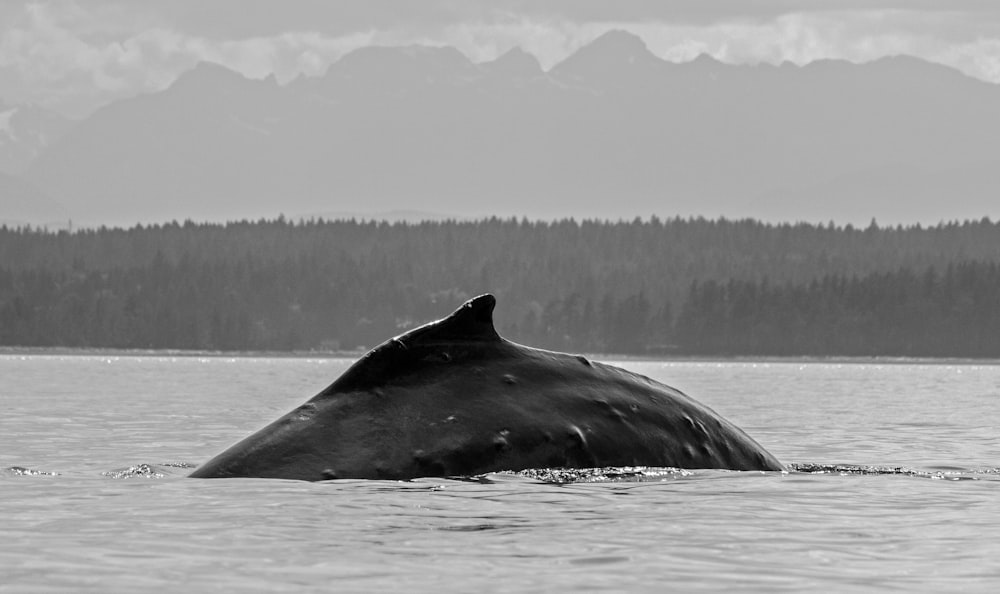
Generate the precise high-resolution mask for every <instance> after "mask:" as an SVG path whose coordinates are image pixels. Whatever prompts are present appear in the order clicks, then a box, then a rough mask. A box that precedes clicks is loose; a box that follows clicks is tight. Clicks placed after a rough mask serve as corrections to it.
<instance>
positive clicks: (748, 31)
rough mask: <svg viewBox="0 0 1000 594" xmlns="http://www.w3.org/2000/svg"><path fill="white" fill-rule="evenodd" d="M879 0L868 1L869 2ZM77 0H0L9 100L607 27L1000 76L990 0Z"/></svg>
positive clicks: (752, 51)
mask: <svg viewBox="0 0 1000 594" xmlns="http://www.w3.org/2000/svg"><path fill="white" fill-rule="evenodd" d="M873 5H877V6H879V8H878V9H872V8H871V6H873ZM281 7H282V8H281V9H277V8H275V4H274V3H273V2H267V3H264V2H262V1H261V0H238V1H237V0H215V1H213V2H209V3H206V2H203V1H202V0H198V1H197V2H195V1H194V0H174V1H171V2H160V1H153V0H127V1H126V0H90V1H88V2H87V3H83V2H79V1H78V0H51V1H41V0H39V1H34V2H28V3H25V4H21V5H13V4H11V3H2V4H0V23H2V24H0V85H2V86H3V87H2V88H3V89H4V93H6V94H7V95H8V96H7V98H8V99H14V100H15V101H23V100H32V101H35V102H40V103H43V104H48V105H50V106H52V107H55V108H58V109H61V110H63V111H67V112H70V113H76V114H78V115H80V114H84V113H86V112H88V111H90V110H92V109H94V108H95V107H96V106H98V105H100V104H102V103H105V102H107V101H110V100H113V99H117V98H121V97H126V96H130V95H134V94H136V93H140V92H149V91H156V90H159V89H162V88H164V87H166V86H167V85H169V84H170V83H171V82H172V81H173V80H174V79H175V78H176V77H177V76H178V75H179V74H180V73H182V72H184V71H186V70H188V69H190V68H191V67H193V66H194V64H196V63H197V62H198V61H202V60H204V61H210V62H215V63H219V64H222V65H224V66H226V67H229V68H232V69H234V70H237V71H239V72H242V73H243V74H245V75H247V76H250V77H255V78H261V77H264V76H267V75H269V74H272V73H273V74H275V75H276V76H277V77H278V79H279V80H280V81H286V80H289V79H291V78H293V77H295V76H298V75H308V76H316V75H319V74H322V73H323V72H324V71H325V70H326V68H327V67H328V66H329V65H330V64H331V63H333V62H334V61H336V60H337V59H339V58H340V57H341V56H342V55H344V54H345V53H347V52H349V51H351V50H353V49H355V48H358V47H362V46H366V45H409V44H414V43H422V44H429V45H454V46H455V47H457V48H458V49H459V50H461V51H462V52H463V53H465V54H466V55H467V56H469V57H470V59H472V60H473V61H486V60H490V59H493V58H495V57H497V56H499V55H500V54H502V53H503V52H505V51H507V50H508V49H510V48H512V47H515V46H520V47H522V48H524V49H525V50H526V51H528V52H530V53H533V54H535V55H536V56H537V57H538V58H539V61H540V62H541V63H542V66H543V67H544V68H550V67H552V66H553V65H554V64H556V63H558V62H559V61H561V60H562V59H564V58H565V57H566V56H568V55H569V54H571V53H572V52H574V51H576V50H577V49H578V48H579V47H581V46H583V45H585V44H587V43H589V42H590V41H592V40H593V39H595V38H596V37H598V36H599V35H601V34H602V33H604V32H606V31H608V30H610V29H625V30H630V31H632V32H634V33H636V34H638V35H640V36H641V37H643V39H644V40H645V41H646V43H647V45H648V46H649V47H650V49H651V51H653V52H654V53H655V54H657V55H659V56H660V57H662V58H664V59H668V60H672V61H685V60H690V59H693V58H694V57H696V56H697V55H698V54H700V53H707V54H710V55H712V56H713V57H715V58H717V59H719V60H722V61H724V62H728V63H734V64H740V63H758V62H769V63H780V62H783V61H791V62H794V63H797V64H805V63H808V62H810V61H813V60H817V59H824V58H834V59H846V60H851V61H854V62H864V61H869V60H874V59H877V58H880V57H883V56H886V55H895V54H909V55H914V56H918V57H922V58H925V59H928V60H931V61H936V62H940V63H943V64H946V65H949V66H953V67H955V68H958V69H960V70H961V71H963V72H965V73H967V74H969V75H971V76H975V77H978V78H981V79H983V80H987V81H991V82H998V83H1000V3H997V2H992V1H991V2H982V1H976V0H952V1H950V2H948V3H941V2H936V3H935V2H932V1H931V0H907V1H905V2H904V1H902V0H882V1H881V2H877V3H874V2H868V1H865V2H862V1H861V0H801V1H795V2H792V1H791V0H738V1H737V0H721V1H718V2H704V1H702V0H697V1H696V0H680V1H673V2H666V1H660V0H657V1H653V0H622V1H621V2H615V3H610V2H604V1H601V2H597V1H596V0H547V1H544V2H541V1H527V0H497V1H495V2H488V3H487V2H485V1H484V0H475V1H473V0H464V1H463V2H454V1H450V0H449V1H445V0H429V1H427V2H420V3H412V2H402V3H400V2H394V1H391V0H366V1H364V2H344V1H342V0H298V1H297V2H287V3H282V4H281Z"/></svg>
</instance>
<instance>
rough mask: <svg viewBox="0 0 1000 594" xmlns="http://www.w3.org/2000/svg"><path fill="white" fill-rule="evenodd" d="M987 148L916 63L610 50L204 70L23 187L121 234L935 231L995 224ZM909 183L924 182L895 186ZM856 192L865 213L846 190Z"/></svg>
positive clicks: (998, 123) (375, 51)
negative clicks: (673, 224) (883, 225)
mask: <svg viewBox="0 0 1000 594" xmlns="http://www.w3.org/2000/svg"><path fill="white" fill-rule="evenodd" d="M529 58H530V59H529ZM515 59H517V60H518V62H517V63H516V64H515V63H514V62H513V60H515ZM532 61H533V62H534V63H533V64H532V63H531V62H532ZM498 63H499V66H497V64H498ZM505 64H514V67H510V66H506V67H505ZM535 66H537V70H535ZM511 72H513V73H514V76H512V75H511ZM182 91H183V92H182ZM998 139H1000V86H998V85H990V84H989V83H985V82H982V81H979V80H977V79H973V78H971V77H967V76H965V75H963V74H961V73H959V72H958V71H955V70H952V69H950V68H947V67H944V66H940V65H935V64H931V63H929V62H925V61H923V60H920V59H918V58H909V57H903V58H886V59H884V60H879V61H875V62H870V63H866V64H852V63H849V62H838V61H826V62H815V63H812V64H807V65H803V66H795V67H794V68H792V67H786V66H785V65H778V66H771V65H761V66H745V65H742V66H733V65H728V64H724V63H722V62H718V61H717V60H714V59H713V58H711V57H707V56H706V57H704V58H701V59H698V60H694V61H691V62H686V63H680V64H675V63H671V62H667V61H664V60H661V59H660V58H658V57H656V56H655V55H653V54H652V53H651V52H649V50H648V48H647V47H646V45H645V44H644V43H643V42H642V40H641V39H640V38H638V37H637V36H634V35H632V34H629V33H624V32H619V33H609V34H606V35H604V36H602V37H601V38H598V40H595V42H594V43H592V44H590V45H588V46H585V47H584V48H581V50H580V51H578V52H577V53H575V54H573V55H572V56H570V57H568V58H567V59H566V60H565V61H563V62H561V63H559V64H556V65H554V66H553V67H552V68H550V69H549V70H548V71H543V70H542V69H541V67H540V66H538V64H537V60H536V59H534V57H533V56H531V55H530V54H528V53H527V52H523V51H521V52H520V53H514V54H511V55H509V56H508V55H505V56H501V57H499V58H498V59H497V60H495V61H492V62H481V63H478V64H476V63H473V62H471V61H470V60H469V59H468V58H467V57H465V56H464V55H463V54H461V53H460V52H458V51H457V50H455V49H454V48H436V47H431V48H428V47H422V46H416V47H409V48H363V49H360V50H356V51H355V52H351V53H350V54H348V55H346V56H345V57H344V58H342V59H341V60H340V61H338V62H335V63H334V64H332V65H331V66H330V68H329V69H328V70H327V72H326V73H325V74H324V75H323V76H320V77H315V78H299V79H296V80H294V81H291V82H289V83H287V84H286V85H283V86H281V85H277V83H275V82H274V81H273V79H270V80H267V79H264V80H253V79H248V78H246V77H243V76H242V75H240V74H238V73H235V72H233V71H229V70H228V69H225V68H224V67H221V66H205V65H203V66H201V67H200V68H199V69H196V71H195V72H194V73H189V74H188V75H185V76H182V77H180V78H179V79H178V81H177V82H175V83H174V85H172V86H171V87H169V88H168V89H166V90H165V91H162V92H159V93H151V94H148V95H144V96H140V97H137V98H134V99H131V100H125V101H121V102H118V103H115V104H111V105H109V106H106V107H105V108H102V109H101V110H99V111H98V112H95V114H94V115H93V116H91V117H90V118H88V119H87V120H85V121H83V122H80V123H79V124H78V125H77V126H76V127H75V128H74V129H73V130H71V131H70V133H68V134H66V135H64V136H63V137H62V138H61V139H60V140H59V142H57V143H55V144H54V145H53V146H51V147H50V148H49V149H48V150H46V151H45V152H44V153H43V154H41V155H40V156H39V157H38V158H37V159H36V160H35V161H34V162H33V163H32V164H31V166H30V167H28V170H27V173H26V179H27V180H28V181H30V182H32V183H34V184H35V185H37V186H38V187H40V188H41V189H42V191H44V192H45V193H47V194H48V195H50V196H53V197H55V198H56V199H57V200H59V201H60V202H62V203H63V204H65V205H66V207H67V208H68V209H70V211H71V212H73V214H74V220H81V221H84V222H86V221H87V220H88V219H89V220H92V221H94V222H96V223H112V224H126V225H127V224H132V223H135V222H140V221H141V222H155V221H162V220H169V219H171V218H177V219H185V218H193V219H206V220H229V219H233V218H244V217H245V218H258V217H262V216H264V217H268V216H276V215H278V214H279V213H283V214H285V215H287V216H297V215H299V214H302V213H310V212H331V211H335V212H344V211H347V212H364V211H370V212H380V211H400V210H419V211H427V212H441V213H448V215H450V216H456V217H468V216H473V217H474V216H485V215H493V214H496V215H501V216H529V217H541V218H548V217H560V216H576V217H578V218H581V217H594V218H610V219H616V218H626V219H627V218H631V217H633V216H637V215H640V216H648V215H650V214H656V215H660V216H673V215H684V216H687V215H704V216H709V217H712V216H719V215H724V216H729V217H744V216H752V217H755V218H761V219H764V220H814V221H815V220H824V219H826V218H828V217H829V216H831V215H835V216H836V217H837V219H838V220H840V221H842V222H855V223H858V222H866V221H868V220H870V219H871V218H873V217H875V218H878V220H880V221H888V222H901V223H909V222H935V221H937V220H950V219H953V218H973V219H978V218H980V217H982V216H984V215H987V216H994V217H995V216H997V215H1000V210H997V207H996V206H995V205H994V204H993V202H994V201H987V200H986V198H984V196H988V195H991V194H992V195H995V194H997V193H1000V182H998V181H996V180H995V179H994V177H995V176H993V175H992V174H990V173H989V172H990V170H991V167H992V166H993V165H994V164H996V166H997V169H1000V150H997V149H998V148H1000V147H998V142H1000V141H998ZM980 161H985V164H984V165H983V166H982V167H970V166H969V164H970V163H977V162H980ZM963 168H964V169H963ZM970 175H971V176H973V177H974V178H975V179H972V180H969V179H968V176H970ZM920 176H924V177H925V178H927V179H931V178H934V179H935V180H937V181H935V182H934V183H931V184H923V185H922V184H919V183H902V181H905V179H906V178H907V177H910V178H912V179H917V178H919V177H920ZM866 177H867V178H870V179H871V180H873V181H872V184H873V185H872V186H871V188H872V189H873V191H877V192H883V194H879V195H877V196H874V197H872V196H867V195H865V192H862V191H860V190H858V187H859V186H858V184H859V183H861V189H862V190H863V189H864V184H863V183H862V182H863V180H864V179H866ZM894 179H895V180H896V182H898V183H890V182H892V181H893V180H894ZM838 180H839V181H838ZM876 181H878V183H876ZM949 187H955V188H966V190H965V191H968V189H969V188H972V189H975V190H976V191H975V192H972V193H970V194H969V196H967V197H963V196H942V195H940V194H941V193H942V191H943V190H942V188H949ZM816 188H825V189H824V190H823V191H822V192H818V191H817V190H816ZM932 188H933V192H932ZM811 193H812V194H815V195H812V194H811ZM885 193H892V195H885ZM904 193H906V194H907V195H903V194H904ZM973 194H974V195H973ZM862 195H864V196H862ZM811 203H812V204H811ZM838 203H839V204H842V205H843V209H841V210H838V209H837V208H836V206H837V204H838Z"/></svg>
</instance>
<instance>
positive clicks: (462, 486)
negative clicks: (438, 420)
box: [0, 352, 1000, 593]
mask: <svg viewBox="0 0 1000 594" xmlns="http://www.w3.org/2000/svg"><path fill="white" fill-rule="evenodd" d="M609 362H611V363H615V364H618V365H621V366H623V367H627V368H629V369H632V370H634V371H637V372H639V373H642V374H645V375H648V376H651V377H653V378H655V379H657V380H660V381H662V382H665V383H667V384H670V385H672V386H675V387H677V388H679V389H681V390H683V391H684V392H686V393H688V394H689V395H691V396H693V397H695V398H696V399H698V400H700V401H701V402H703V403H705V404H708V405H709V406H711V407H712V408H714V409H715V410H716V411H717V412H719V413H720V414H722V415H723V416H725V417H727V418H728V419H730V420H731V421H733V422H734V423H736V424H737V425H739V426H741V427H742V428H743V429H744V430H746V431H747V433H749V434H750V435H751V436H753V437H754V438H755V439H756V440H757V441H759V442H760V443H761V444H763V445H764V446H765V447H766V448H767V449H769V450H770V451H771V452H772V453H773V454H775V455H776V456H777V457H778V458H779V459H780V460H782V461H783V462H785V463H786V464H789V465H791V467H792V468H793V469H797V470H792V471H790V472H786V473H782V472H769V473H762V472H728V471H717V470H694V471H676V470H663V469H659V470H658V469H645V470H643V469H631V470H627V471H623V472H620V473H610V474H595V475H592V476H589V477H588V478H586V480H582V481H578V482H567V483H559V482H546V481H543V480H538V479H537V478H531V477H527V476H520V475H511V474H493V475H487V476H485V477H481V478H479V479H477V480H451V479H437V478H435V479H420V480H415V481H412V482H393V481H363V480H340V481H328V482H323V483H306V482H298V481H282V480H265V479H228V480H198V479H188V478H185V475H186V474H187V473H188V472H190V469H191V468H192V467H193V466H195V465H197V464H199V463H201V462H203V461H205V460H207V459H208V458H209V457H211V456H213V455H214V454H216V453H218V452H220V451H221V450H223V449H225V448H226V447H228V446H229V445H230V444H232V443H233V442H235V441H237V440H239V439H241V438H242V437H244V436H246V435H247V434H249V433H250V432H252V431H254V430H255V429H258V428H260V427H261V426H263V425H265V424H267V423H269V422H270V421H272V420H274V419H275V418H277V417H278V416H280V415H281V414H283V413H285V412H287V411H288V410H290V409H291V408H292V407H294V406H295V405H297V404H300V403H301V402H303V401H305V400H307V399H308V398H309V397H311V396H313V395H314V394H315V393H316V392H318V391H319V390H320V389H322V388H324V387H325V386H326V385H328V384H329V383H331V382H332V381H333V380H334V379H335V378H336V377H337V376H338V375H339V374H340V373H341V372H342V371H343V370H344V369H346V368H347V366H348V365H349V364H350V363H351V361H350V360H347V359H326V358H305V357H301V358H266V357H229V356H200V355H176V356H173V355H161V354H151V355H142V356H138V355H124V354H120V355H119V354H91V355H87V354H70V355H62V354H39V353H26V354H19V353H13V352H8V353H6V354H0V592H18V593H20V592H135V591H156V592H231V591H248V590H252V591H273V592H308V591H340V592H372V591H383V592H398V591H407V592H439V591H444V592H494V591H495V592H511V591H527V592H551V591H569V592H574V591H584V590H591V591H609V592H610V591H640V592H660V591H664V590H672V591H678V592H698V591H706V592H716V591H736V592H742V591H759V592H781V591H786V592H799V591H805V590H811V591H827V592H833V591H836V592H845V591H859V592H867V591H894V592H912V591H924V592H964V591H968V592H994V591H998V589H1000V365H997V364H995V363H992V362H986V363H983V362H915V361H841V362H833V361H761V362H752V361H723V362H715V361H704V362H699V361H673V362H655V361H617V362H615V361H609Z"/></svg>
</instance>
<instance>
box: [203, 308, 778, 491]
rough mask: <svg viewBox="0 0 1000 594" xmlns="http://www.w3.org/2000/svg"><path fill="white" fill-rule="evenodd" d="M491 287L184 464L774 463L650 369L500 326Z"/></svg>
mask: <svg viewBox="0 0 1000 594" xmlns="http://www.w3.org/2000/svg"><path fill="white" fill-rule="evenodd" d="M495 305H496V300H495V298H494V297H493V296H492V295H482V296H480V297H476V298H474V299H472V300H470V301H468V302H466V303H465V304H464V305H462V306H461V307H460V308H458V309H457V310H456V311H455V312H454V313H452V314H451V315H450V316H448V317H446V318H444V319H442V320H438V321H436V322H431V323H429V324H426V325H424V326H420V327H419V328H416V329H414V330H411V331H409V332H407V333H405V334H402V335H400V336H397V337H395V338H393V339H390V340H388V341H386V342H384V343H383V344H381V345H379V346H378V347H376V348H374V349H372V350H371V351H370V352H369V353H367V354H366V355H365V356H364V357H362V358H361V359H359V360H358V361H357V362H356V363H355V364H354V365H352V366H351V367H350V368H349V369H348V370H347V371H345V372H344V374H343V375H341V377H340V378H338V379H337V380H336V381H334V382H333V383H332V384H331V385H330V386H329V387H327V388H326V389H325V390H323V391H321V392H320V393H319V394H317V395H316V396H315V397H314V398H312V399H311V400H309V401H308V402H306V403H305V404H303V405H302V406H300V407H298V408H297V409H295V410H293V411H292V412H290V413H288V414H286V415H285V416H283V417H281V418H280V419H278V420H277V421H275V422H274V423H272V424H270V425H268V426H267V427H265V428H263V429H261V430H260V431H258V432H257V433H255V434H253V435H251V436H249V437H248V438H246V439H245V440H243V441H241V442H240V443H238V444H236V445H235V446H233V447H232V448H230V449H229V450H227V451H225V452H223V453H222V454H220V455H219V456H217V457H216V458H214V459H213V460H211V461H209V462H208V463H206V464H205V465H203V466H202V467H200V468H198V469H196V470H195V472H194V473H192V476H197V477H222V476H254V477H276V478H295V479H305V480H323V479H330V478H383V479H410V478H415V477H420V476H456V475H474V474H480V473H485V472H493V471H501V470H523V469H527V468H590V467H600V466H673V467H683V468H728V469H735V470H780V469H782V465H781V463H780V462H778V461H777V459H775V458H774V457H773V456H772V455H771V454H770V453H768V452H767V451H766V450H765V449H764V448H763V447H761V446H760V445H759V444H758V443H757V442H756V441H754V440H753V439H752V438H750V437H749V436H748V435H746V434H745V433H744V432H743V431H742V430H740V429H739V428H738V427H736V426H735V425H733V424H732V423H730V422H729V421H727V420H726V419H724V418H722V417H721V416H720V415H718V414H717V413H715V412H714V411H712V410H711V409H710V408H708V407H707V406H705V405H703V404H701V403H698V402H697V401H695V400H694V399H692V398H690V397H688V396H687V395H685V394H683V393H681V392H680V391H678V390H676V389H674V388H671V387H669V386H666V385H664V384H662V383H659V382H656V381H654V380H651V379H649V378H647V377H644V376H641V375H638V374H635V373H632V372H629V371H626V370H624V369H620V368H618V367H614V366H611V365H605V364H601V363H597V362H592V361H590V360H589V359H587V358H585V357H582V356H579V355H569V354H565V353H555V352H550V351H545V350H540V349H534V348H530V347H526V346H522V345H518V344H515V343H513V342H510V341H508V340H505V339H503V338H502V337H500V335H499V334H498V333H497V332H496V330H495V328H494V325H493V316H492V314H493V310H494V307H495Z"/></svg>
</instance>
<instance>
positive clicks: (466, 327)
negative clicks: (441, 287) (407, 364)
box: [396, 293, 500, 346]
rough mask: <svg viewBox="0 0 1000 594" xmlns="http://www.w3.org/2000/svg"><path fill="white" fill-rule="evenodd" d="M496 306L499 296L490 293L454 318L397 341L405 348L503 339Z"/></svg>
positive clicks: (475, 298) (465, 306) (457, 313)
mask: <svg viewBox="0 0 1000 594" xmlns="http://www.w3.org/2000/svg"><path fill="white" fill-rule="evenodd" d="M496 304H497V299H496V297H494V296H493V295H490V294H489V293H486V294H484V295H480V296H478V297H473V298H472V299H469V300H468V301H466V302H465V303H463V304H462V306H461V307H459V308H458V309H456V310H455V311H454V312H452V313H451V315H450V316H448V317H446V318H444V319H441V320H438V321H436V322H431V323H429V324H425V325H423V326H420V327H419V328H415V329H413V330H410V331H409V332H407V333H406V334H403V335H402V336H399V337H397V338H396V340H398V341H399V342H401V343H402V344H403V345H404V346H411V345H418V344H421V343H427V342H442V341H450V340H476V341H495V340H500V335H499V334H497V331H496V328H494V327H493V309H494V308H495V307H496Z"/></svg>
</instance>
